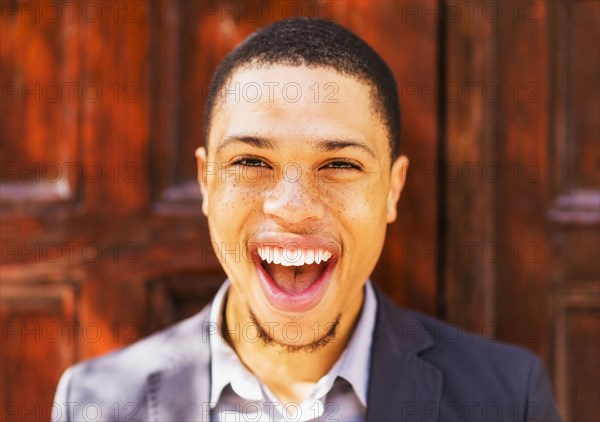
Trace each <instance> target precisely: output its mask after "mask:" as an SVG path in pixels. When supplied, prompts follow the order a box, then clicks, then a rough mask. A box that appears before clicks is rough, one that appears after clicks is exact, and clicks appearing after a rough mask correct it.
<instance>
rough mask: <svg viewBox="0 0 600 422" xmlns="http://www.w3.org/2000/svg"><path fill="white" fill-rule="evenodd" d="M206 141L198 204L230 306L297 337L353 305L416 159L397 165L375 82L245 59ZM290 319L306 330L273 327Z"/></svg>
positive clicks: (320, 330)
mask: <svg viewBox="0 0 600 422" xmlns="http://www.w3.org/2000/svg"><path fill="white" fill-rule="evenodd" d="M208 145H209V147H208V151H206V150H204V148H199V149H198V151H197V153H196V156H197V158H198V164H199V180H200V185H201V190H202V194H203V205H202V210H203V213H204V214H205V215H206V216H207V217H208V222H209V228H210V233H211V238H212V241H213V242H214V245H213V246H214V248H215V251H216V254H217V256H218V257H219V258H220V260H221V263H222V265H223V268H224V270H225V272H226V273H227V275H228V277H229V278H230V280H231V282H232V286H231V290H230V292H229V298H228V301H229V303H228V306H229V305H230V304H231V305H234V304H235V312H236V313H237V315H239V316H240V318H241V319H242V320H244V319H246V320H247V317H248V315H250V314H251V313H252V314H254V315H255V316H256V319H257V320H258V321H259V322H260V323H261V324H263V328H268V329H270V334H272V335H273V336H274V337H275V339H276V340H277V341H278V342H280V343H284V344H287V343H290V340H291V338H292V337H293V342H294V344H296V345H298V344H309V343H312V342H314V341H315V340H318V338H320V337H322V336H323V335H324V334H325V332H326V328H327V324H330V323H332V322H333V321H335V320H336V319H337V318H338V317H339V316H342V317H343V316H344V315H345V313H353V314H354V315H353V316H356V314H357V312H358V310H359V309H360V304H361V303H362V297H363V296H362V295H363V293H362V288H363V286H364V283H365V281H366V280H367V278H368V277H369V275H370V274H371V272H372V270H373V268H374V266H375V264H376V262H377V260H378V258H379V256H380V253H381V250H382V247H383V242H384V237H385V230H386V225H387V223H390V222H392V221H393V220H394V219H395V218H396V203H397V200H398V198H399V195H400V192H401V190H402V187H403V184H404V178H405V174H406V167H407V164H408V163H407V160H406V158H405V157H400V158H399V159H398V160H396V162H395V163H394V164H393V166H391V167H390V149H389V141H388V135H387V131H386V128H385V126H384V124H383V123H382V121H381V119H380V117H379V115H378V114H377V113H376V112H375V110H374V109H373V106H372V100H371V92H370V88H369V86H368V85H366V84H365V83H363V82H360V81H359V80H357V79H355V78H353V77H347V76H342V75H340V74H338V73H336V72H335V71H333V70H330V69H327V68H308V67H303V66H301V67H290V66H283V65H273V66H269V67H262V68H258V67H250V68H242V69H238V70H236V71H235V73H234V74H233V76H232V78H231V80H230V81H229V82H228V83H227V85H226V86H225V90H224V91H223V95H221V96H219V97H218V98H217V100H216V102H215V109H214V112H213V118H212V125H211V131H210V134H209V138H208ZM390 168H391V170H390ZM319 258H321V262H320V263H317V262H316V261H317V260H319ZM270 261H271V262H270ZM311 261H312V263H311ZM292 321H293V322H294V324H299V326H300V327H301V329H302V331H301V335H300V337H299V338H297V336H298V334H297V333H296V331H297V330H296V331H294V330H288V331H289V333H284V332H282V331H281V330H278V329H277V328H273V327H282V326H285V324H286V323H289V322H292ZM315 324H316V325H315ZM296 327H297V325H296ZM311 327H312V328H311ZM292 331H293V333H292Z"/></svg>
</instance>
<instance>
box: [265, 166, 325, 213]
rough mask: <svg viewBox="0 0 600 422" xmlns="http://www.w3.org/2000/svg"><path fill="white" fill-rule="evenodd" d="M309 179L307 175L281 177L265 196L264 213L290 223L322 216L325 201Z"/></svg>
mask: <svg viewBox="0 0 600 422" xmlns="http://www.w3.org/2000/svg"><path fill="white" fill-rule="evenodd" d="M308 179H309V178H308V177H307V176H306V175H302V176H298V177H282V178H280V179H279V181H278V183H277V184H276V185H275V187H274V188H273V189H272V190H271V191H270V192H268V193H267V194H266V196H265V201H264V203H263V211H264V213H265V214H266V215H270V216H272V217H275V218H277V219H281V220H284V221H286V222H288V223H300V222H302V221H305V220H318V219H320V218H322V217H323V214H324V211H325V210H324V206H323V203H322V201H321V200H320V199H319V195H318V192H317V190H316V187H315V186H313V185H312V184H311V183H310V181H309V180H308Z"/></svg>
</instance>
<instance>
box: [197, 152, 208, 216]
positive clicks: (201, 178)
mask: <svg viewBox="0 0 600 422" xmlns="http://www.w3.org/2000/svg"><path fill="white" fill-rule="evenodd" d="M196 163H197V164H198V184H199V185H200V193H202V214H204V215H205V216H207V217H208V189H207V188H206V165H207V163H208V161H207V159H206V148H204V147H198V148H197V149H196Z"/></svg>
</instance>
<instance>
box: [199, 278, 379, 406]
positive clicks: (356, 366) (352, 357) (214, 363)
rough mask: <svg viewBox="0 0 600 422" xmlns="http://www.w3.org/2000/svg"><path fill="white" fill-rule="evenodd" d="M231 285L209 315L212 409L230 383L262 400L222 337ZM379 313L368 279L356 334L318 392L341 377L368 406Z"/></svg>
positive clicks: (244, 394)
mask: <svg viewBox="0 0 600 422" xmlns="http://www.w3.org/2000/svg"><path fill="white" fill-rule="evenodd" d="M230 283H231V282H230V281H229V279H227V280H225V282H224V283H223V285H222V286H221V288H220V289H219V291H218V292H217V294H216V296H215V298H214V299H213V302H212V305H211V309H210V314H209V324H210V325H211V326H212V327H214V331H213V335H211V336H209V343H210V354H211V388H210V403H211V406H213V407H214V406H216V404H217V403H218V401H219V399H220V397H221V394H222V392H223V389H224V388H225V387H227V385H228V384H231V387H232V389H233V390H234V391H235V392H236V394H238V395H239V396H241V397H243V398H245V399H247V400H260V399H262V397H263V395H262V393H263V391H262V388H261V385H260V383H259V381H258V380H257V379H256V377H255V376H254V375H252V373H251V372H250V371H249V370H248V369H247V368H246V367H245V366H244V365H243V364H242V363H241V361H240V359H239V357H238V356H237V354H236V353H235V351H234V350H233V349H232V348H231V346H229V344H228V343H227V342H226V340H225V339H224V338H223V336H222V335H221V328H222V321H223V307H224V305H225V298H226V295H227V291H228V289H229V286H230ZM376 314H377V299H376V297H375V293H374V291H373V286H372V284H371V280H367V282H366V284H365V296H364V301H363V306H362V309H361V313H360V317H359V320H358V323H357V324H356V328H355V329H354V333H353V334H352V337H351V339H350V341H349V343H348V346H347V347H346V350H345V351H344V353H343V354H342V355H341V356H340V358H339V359H338V361H337V362H336V363H335V364H334V366H333V367H332V368H331V370H330V371H329V373H327V374H326V375H324V376H323V377H322V378H321V380H319V382H318V384H317V389H319V390H320V388H319V386H324V384H326V385H327V387H325V390H327V391H328V390H329V389H330V388H331V385H332V384H333V382H334V381H335V378H336V377H337V376H340V377H342V378H344V379H345V380H346V381H348V382H349V383H350V385H352V388H353V390H354V393H355V394H356V396H357V397H358V399H359V400H360V402H361V403H362V405H363V406H365V407H366V406H367V392H368V391H367V390H368V385H369V371H370V361H371V359H370V357H371V344H372V343H373V330H374V328H375V317H376ZM225 368H226V369H225ZM327 391H325V393H327Z"/></svg>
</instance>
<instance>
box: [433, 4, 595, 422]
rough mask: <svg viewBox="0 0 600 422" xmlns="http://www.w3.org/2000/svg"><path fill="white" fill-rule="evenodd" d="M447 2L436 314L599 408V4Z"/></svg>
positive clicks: (572, 399)
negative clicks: (532, 360) (529, 362)
mask: <svg viewBox="0 0 600 422" xmlns="http://www.w3.org/2000/svg"><path fill="white" fill-rule="evenodd" d="M467 3H468V2H464V3H462V6H464V8H462V9H461V10H462V11H463V12H465V11H466V10H467V9H466V7H467ZM444 7H445V10H446V14H447V16H448V17H449V18H448V19H447V22H446V23H445V24H444V25H443V29H444V33H445V36H444V40H445V43H444V51H445V57H446V58H447V59H446V60H445V74H444V75H443V78H444V82H443V84H444V85H445V86H446V87H447V90H446V101H445V104H444V112H443V116H444V117H443V118H444V120H445V122H446V130H445V134H446V139H445V147H444V150H445V156H444V159H443V161H444V162H445V166H444V169H445V170H446V174H445V193H444V198H443V205H442V208H443V210H444V211H443V212H444V217H443V221H444V223H443V226H444V231H443V236H444V239H443V240H441V242H440V245H446V247H445V249H446V252H445V257H446V259H443V260H442V262H443V271H442V274H443V280H444V283H443V285H444V290H445V292H444V294H443V297H444V300H445V312H444V316H445V318H446V319H448V320H449V321H452V322H454V323H456V324H458V325H460V326H462V327H465V328H467V329H471V330H474V331H476V332H478V333H479V334H483V335H484V336H486V337H488V338H490V339H500V340H504V341H508V342H512V343H517V344H520V345H522V346H524V347H527V348H529V349H531V350H533V351H534V352H536V353H538V354H540V355H541V356H542V357H543V359H544V362H545V364H546V369H547V370H548V373H549V375H550V376H551V379H552V381H553V383H554V387H555V393H556V398H557V401H558V404H559V407H560V411H561V413H562V415H563V417H564V419H565V420H567V421H593V420H598V419H600V405H599V401H598V397H600V377H599V375H600V369H599V367H598V356H599V355H600V232H599V228H600V103H599V101H600V55H599V53H598V45H599V41H600V3H599V2H596V1H574V2H568V1H564V2H563V1H523V2H481V3H480V4H479V5H476V6H474V7H472V8H471V9H470V10H469V14H468V15H463V16H462V19H454V18H452V17H453V16H454V17H456V16H458V15H457V10H458V9H456V6H455V4H454V3H447V4H446V5H445V6H444ZM466 21H468V23H466ZM457 87H458V88H457ZM461 88H462V90H463V91H462V94H463V95H458V96H457V95H456V92H457V89H458V90H459V91H458V92H460V89H461ZM470 89H471V90H470ZM456 245H458V246H459V247H458V248H456V247H455V246H456ZM443 249H444V247H443V246H442V250H443ZM457 251H459V252H462V254H457Z"/></svg>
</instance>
